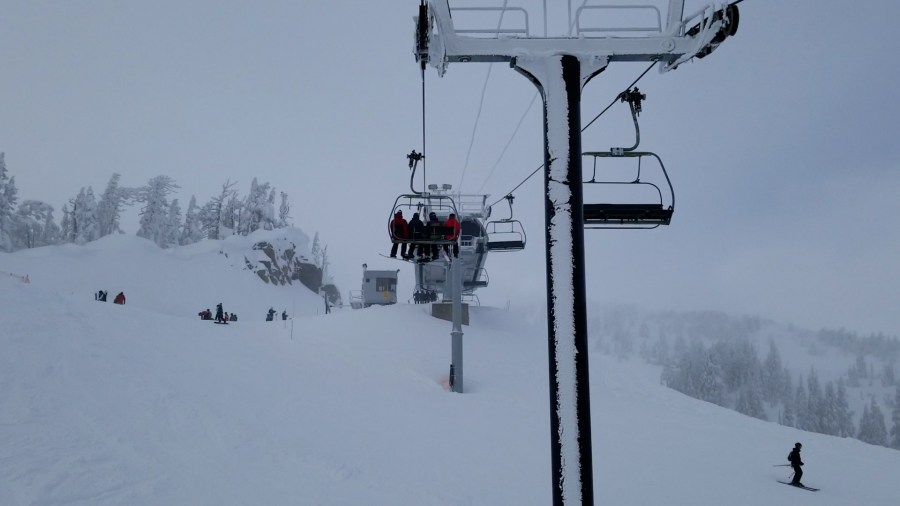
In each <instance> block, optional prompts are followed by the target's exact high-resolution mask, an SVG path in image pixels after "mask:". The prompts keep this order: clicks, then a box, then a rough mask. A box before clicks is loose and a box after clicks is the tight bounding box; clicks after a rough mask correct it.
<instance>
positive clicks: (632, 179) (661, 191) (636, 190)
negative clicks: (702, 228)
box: [583, 148, 675, 229]
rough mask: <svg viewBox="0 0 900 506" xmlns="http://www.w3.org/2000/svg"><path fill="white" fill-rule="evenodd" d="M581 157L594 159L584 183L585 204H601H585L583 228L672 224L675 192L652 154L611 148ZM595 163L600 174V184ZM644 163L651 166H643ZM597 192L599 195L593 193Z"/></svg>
mask: <svg viewBox="0 0 900 506" xmlns="http://www.w3.org/2000/svg"><path fill="white" fill-rule="evenodd" d="M583 156H590V157H592V158H593V175H592V176H591V179H590V181H585V182H584V201H585V202H588V201H589V200H593V201H596V200H599V201H600V203H585V204H584V227H585V228H587V229H596V228H633V229H635V228H656V227H658V226H660V225H668V224H669V223H671V221H672V213H673V212H674V210H675V191H674V189H673V188H672V182H671V181H670V180H669V175H668V173H667V172H666V168H665V166H664V165H663V163H662V160H661V159H660V158H659V157H658V156H657V155H656V154H655V153H651V152H649V151H626V150H624V149H622V148H614V149H612V150H610V151H591V152H586V153H583ZM598 160H599V161H600V162H599V163H600V164H601V165H602V167H600V169H599V170H602V173H603V178H602V179H599V180H598V178H597V177H598V175H597V172H598ZM645 160H652V161H653V163H649V164H645V163H644V161H645ZM613 165H616V167H613ZM629 165H631V167H629ZM598 188H599V189H600V191H599V192H596V191H594V190H595V189H598Z"/></svg>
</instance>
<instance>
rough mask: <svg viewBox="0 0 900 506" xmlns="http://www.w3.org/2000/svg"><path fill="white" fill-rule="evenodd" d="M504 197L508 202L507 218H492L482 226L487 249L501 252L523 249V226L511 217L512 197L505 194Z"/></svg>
mask: <svg viewBox="0 0 900 506" xmlns="http://www.w3.org/2000/svg"><path fill="white" fill-rule="evenodd" d="M505 198H506V202H507V203H508V204H509V218H506V219H502V220H492V221H489V222H487V223H486V224H485V226H484V228H485V231H486V232H487V236H488V243H487V249H488V251H498V252H503V251H521V250H523V249H525V239H526V238H525V228H524V227H523V226H522V222H520V221H519V220H515V219H513V209H512V202H513V198H514V197H513V196H512V195H507V196H506V197H505Z"/></svg>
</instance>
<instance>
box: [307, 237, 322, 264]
mask: <svg viewBox="0 0 900 506" xmlns="http://www.w3.org/2000/svg"><path fill="white" fill-rule="evenodd" d="M309 256H311V257H312V261H313V265H315V266H316V267H322V258H321V257H322V248H321V247H320V246H319V233H318V232H316V233H315V235H314V236H313V242H312V246H310V248H309Z"/></svg>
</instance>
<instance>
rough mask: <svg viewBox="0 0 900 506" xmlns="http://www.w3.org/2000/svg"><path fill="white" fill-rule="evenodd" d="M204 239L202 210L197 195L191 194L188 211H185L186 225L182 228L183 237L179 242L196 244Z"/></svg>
mask: <svg viewBox="0 0 900 506" xmlns="http://www.w3.org/2000/svg"><path fill="white" fill-rule="evenodd" d="M201 239H203V226H202V223H201V219H200V210H199V209H198V208H197V197H195V196H193V195H191V201H190V203H189V204H188V208H187V211H186V212H185V213H184V227H182V229H181V237H180V239H179V241H178V244H180V245H182V246H185V245H187V244H194V243H195V242H198V241H200V240H201Z"/></svg>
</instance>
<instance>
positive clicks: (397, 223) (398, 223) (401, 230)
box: [391, 211, 409, 258]
mask: <svg viewBox="0 0 900 506" xmlns="http://www.w3.org/2000/svg"><path fill="white" fill-rule="evenodd" d="M391 234H392V236H393V237H394V238H395V239H407V238H408V237H409V224H408V223H406V220H405V219H403V211H397V212H396V213H394V219H393V220H391ZM397 246H400V256H402V257H403V258H406V243H405V242H403V243H401V242H398V241H396V240H395V241H394V245H393V246H392V247H391V258H397Z"/></svg>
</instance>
